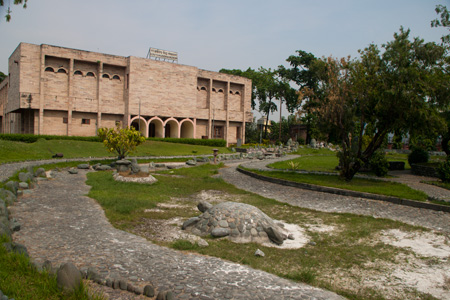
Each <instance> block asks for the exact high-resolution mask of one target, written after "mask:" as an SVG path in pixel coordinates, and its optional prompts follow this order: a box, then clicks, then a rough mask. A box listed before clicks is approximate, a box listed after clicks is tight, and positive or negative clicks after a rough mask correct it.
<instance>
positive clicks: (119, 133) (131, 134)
mask: <svg viewBox="0 0 450 300" xmlns="http://www.w3.org/2000/svg"><path fill="white" fill-rule="evenodd" d="M98 136H99V138H100V139H101V140H103V144H104V145H105V147H106V149H107V150H108V152H111V153H113V152H115V153H116V154H117V156H118V159H124V158H125V157H126V156H127V155H129V154H130V153H132V152H133V151H134V150H135V149H136V147H137V146H139V145H140V144H142V143H143V142H145V137H143V136H142V135H141V133H140V132H139V131H137V130H136V129H134V127H126V128H120V125H117V127H116V128H99V129H98Z"/></svg>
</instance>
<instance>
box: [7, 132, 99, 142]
mask: <svg viewBox="0 0 450 300" xmlns="http://www.w3.org/2000/svg"><path fill="white" fill-rule="evenodd" d="M39 139H44V140H72V141H85V142H101V140H100V138H99V137H98V136H67V135H35V134H15V133H13V134H9V133H5V134H0V140H6V141H13V142H22V143H35V142H37V141H38V140H39Z"/></svg>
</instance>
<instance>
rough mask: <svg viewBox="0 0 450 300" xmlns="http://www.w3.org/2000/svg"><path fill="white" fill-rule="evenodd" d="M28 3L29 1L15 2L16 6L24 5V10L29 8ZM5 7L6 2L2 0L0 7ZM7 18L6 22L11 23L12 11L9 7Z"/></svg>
mask: <svg viewBox="0 0 450 300" xmlns="http://www.w3.org/2000/svg"><path fill="white" fill-rule="evenodd" d="M27 2H28V0H14V4H15V5H19V4H20V5H22V4H23V8H27ZM4 5H5V2H4V0H0V6H4ZM5 18H6V22H9V21H11V10H10V8H9V7H8V10H7V11H6V16H5Z"/></svg>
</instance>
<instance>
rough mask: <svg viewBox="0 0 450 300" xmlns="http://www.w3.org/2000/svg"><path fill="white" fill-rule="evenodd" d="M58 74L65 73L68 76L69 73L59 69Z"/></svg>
mask: <svg viewBox="0 0 450 300" xmlns="http://www.w3.org/2000/svg"><path fill="white" fill-rule="evenodd" d="M58 73H64V74H67V71H66V70H64V69H59V70H58Z"/></svg>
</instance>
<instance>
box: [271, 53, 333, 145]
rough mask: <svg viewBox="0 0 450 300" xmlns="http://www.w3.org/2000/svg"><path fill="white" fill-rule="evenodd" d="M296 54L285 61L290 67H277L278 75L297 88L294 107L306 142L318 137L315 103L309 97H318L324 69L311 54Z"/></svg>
mask: <svg viewBox="0 0 450 300" xmlns="http://www.w3.org/2000/svg"><path fill="white" fill-rule="evenodd" d="M296 52H297V55H291V56H289V57H288V58H287V59H286V61H287V62H289V65H290V66H291V67H290V68H286V67H284V66H279V67H278V74H279V76H280V77H281V78H283V79H284V80H288V81H289V82H292V83H294V84H295V85H297V86H298V93H299V95H300V96H299V97H298V98H299V100H300V101H299V100H297V101H296V103H295V107H296V108H297V109H298V114H299V116H300V117H301V120H302V122H303V123H304V124H305V125H306V128H307V138H306V139H307V142H308V141H309V140H310V139H311V138H312V137H315V138H317V137H319V136H320V133H319V131H318V118H317V116H316V115H315V112H314V111H315V109H314V108H315V106H316V105H317V103H316V102H315V101H310V100H311V99H310V96H312V95H313V94H314V95H316V96H318V94H319V93H320V89H319V86H320V82H321V79H322V77H323V75H324V72H325V69H324V64H323V61H322V60H320V59H318V58H316V57H315V56H314V55H313V54H311V53H308V52H305V51H303V50H297V51H296Z"/></svg>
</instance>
